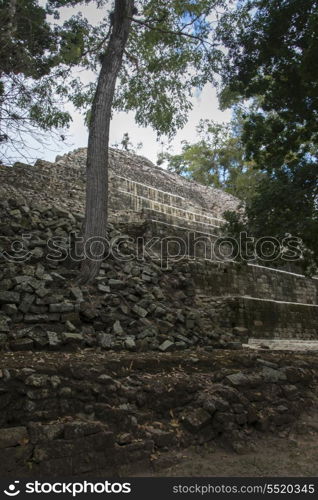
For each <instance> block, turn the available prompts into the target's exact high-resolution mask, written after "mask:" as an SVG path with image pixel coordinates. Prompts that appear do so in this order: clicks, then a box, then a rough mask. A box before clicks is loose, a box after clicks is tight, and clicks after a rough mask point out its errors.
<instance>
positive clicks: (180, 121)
mask: <svg viewBox="0 0 318 500" xmlns="http://www.w3.org/2000/svg"><path fill="white" fill-rule="evenodd" d="M76 3H79V2H76V0H75V1H70V2H68V1H67V0H65V1H63V2H61V1H58V0H51V4H53V5H55V6H60V5H62V4H63V5H65V4H76ZM100 3H101V4H103V2H100ZM224 3H225V2H224V1H223V0H191V1H181V0H170V1H168V2H167V1H164V0H156V1H155V0H139V1H135V2H134V1H132V0H115V3H114V10H113V11H112V13H111V16H110V21H111V26H110V38H108V36H107V34H108V33H109V30H108V29H105V31H104V38H103V39H102V40H101V43H100V44H98V47H99V49H100V51H101V53H100V60H101V70H100V74H99V77H98V84H97V88H96V92H95V96H94V100H93V106H92V109H91V111H90V114H89V144H88V157H87V188H86V209H85V223H84V248H85V251H86V255H87V253H88V255H87V258H86V259H85V260H84V262H83V265H82V269H81V276H80V280H81V281H82V282H84V283H85V282H90V281H91V280H93V279H94V277H96V276H97V274H98V272H99V268H100V264H101V262H102V258H103V255H102V249H103V239H104V238H105V236H106V222H107V191H108V190H107V172H108V171H107V168H108V139H109V124H110V119H111V110H112V108H113V109H115V110H116V109H121V110H125V111H129V110H135V111H136V121H137V123H138V124H140V125H152V126H153V127H154V128H155V130H157V132H158V134H173V133H174V132H176V130H177V129H178V128H180V127H182V126H183V125H184V124H185V123H186V120H187V115H188V111H189V109H191V94H192V90H193V89H194V88H202V87H203V86H204V84H205V83H206V82H207V81H212V80H213V75H214V71H215V68H216V60H217V59H219V57H220V51H219V49H217V48H216V46H215V45H214V43H213V33H214V31H213V29H212V24H211V15H212V13H214V11H215V9H216V7H217V6H222V5H224ZM137 13H138V15H137ZM104 28H106V25H104ZM106 42H107V45H106ZM105 45H106V46H105ZM95 47H96V44H95ZM117 76H118V80H119V84H118V86H117V87H116V79H117ZM88 250H90V252H88Z"/></svg>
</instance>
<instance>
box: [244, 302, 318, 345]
mask: <svg viewBox="0 0 318 500" xmlns="http://www.w3.org/2000/svg"><path fill="white" fill-rule="evenodd" d="M237 302H238V304H237V307H238V309H237V312H238V315H237V322H238V324H240V325H241V326H243V327H245V328H248V330H249V335H250V336H251V337H252V338H268V339H275V338H280V339H306V340H318V305H309V304H297V303H290V302H278V301H273V300H266V299H252V298H250V297H239V298H238V299H237Z"/></svg>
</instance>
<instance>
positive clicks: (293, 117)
mask: <svg viewBox="0 0 318 500" xmlns="http://www.w3.org/2000/svg"><path fill="white" fill-rule="evenodd" d="M219 36H220V39H221V40H222V42H223V44H224V46H225V47H226V55H225V56H224V59H223V69H222V87H223V88H222V92H221V94H220V98H221V103H222V104H223V106H224V107H226V106H231V105H233V104H235V103H237V102H238V101H239V102H242V101H244V102H245V103H246V104H247V105H248V104H250V105H251V107H250V110H249V111H248V112H246V113H245V115H244V130H243V134H242V140H243V143H244V147H245V150H246V157H247V159H248V160H249V161H252V162H253V163H254V165H255V167H256V168H258V169H259V171H260V172H262V173H264V178H263V179H262V181H261V183H260V185H259V186H258V189H257V193H256V196H255V197H253V198H252V200H251V203H250V204H249V205H248V207H247V216H248V226H249V229H250V232H251V233H253V234H254V235H256V236H261V235H271V236H274V237H282V235H284V234H285V233H288V232H290V233H291V234H293V235H295V236H297V237H300V238H301V239H302V240H303V242H304V245H305V247H306V251H305V256H304V261H303V262H302V265H303V267H304V269H305V270H309V271H310V272H313V270H314V268H315V266H316V267H317V265H318V164H317V161H318V120H317V118H318V58H317V52H318V2H317V1H313V0H297V1H295V0H284V1H281V0H266V1H265V0H251V1H250V0H240V1H239V2H238V7H237V9H235V10H234V11H233V12H232V13H229V12H227V13H226V14H225V15H224V16H223V19H222V21H221V22H220V24H219Z"/></svg>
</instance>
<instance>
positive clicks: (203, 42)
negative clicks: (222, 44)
mask: <svg viewBox="0 0 318 500" xmlns="http://www.w3.org/2000/svg"><path fill="white" fill-rule="evenodd" d="M130 19H131V20H132V21H133V22H134V23H137V24H140V25H141V26H145V27H146V28H149V29H151V30H155V31H158V32H159V33H163V34H165V35H176V36H186V37H188V38H192V39H193V40H197V41H199V42H201V43H202V44H204V45H205V44H208V45H211V46H213V47H214V44H212V43H211V42H209V41H208V40H204V39H203V38H201V37H200V36H197V35H191V33H185V32H184V31H182V30H180V31H172V30H164V29H162V28H157V27H156V26H152V25H151V24H148V23H147V22H146V21H141V20H140V19H136V18H135V17H131V18H130ZM190 24H191V23H190ZM186 26H187V25H185V26H184V27H186Z"/></svg>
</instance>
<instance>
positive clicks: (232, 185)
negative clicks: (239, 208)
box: [158, 107, 262, 202]
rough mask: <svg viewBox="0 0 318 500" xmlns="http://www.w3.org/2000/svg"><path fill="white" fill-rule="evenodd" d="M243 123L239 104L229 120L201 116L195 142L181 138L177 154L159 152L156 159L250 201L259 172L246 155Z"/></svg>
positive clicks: (197, 180)
mask: <svg viewBox="0 0 318 500" xmlns="http://www.w3.org/2000/svg"><path fill="white" fill-rule="evenodd" d="M243 126H244V122H243V118H242V110H241V109H240V108H238V107H237V108H236V109H235V110H234V116H233V119H232V121H231V122H230V123H223V124H220V123H216V122H213V121H210V120H201V121H200V123H199V126H198V127H197V134H198V139H199V140H198V141H197V142H195V143H193V144H190V143H188V142H184V143H183V147H182V152H181V153H180V154H178V155H171V154H169V153H163V154H160V155H159V158H158V162H159V164H162V163H163V162H165V161H166V162H167V165H168V170H170V171H171V172H175V173H177V174H180V175H184V176H185V177H187V178H188V179H190V180H194V181H196V182H199V183H201V184H204V185H206V186H213V187H216V188H221V189H224V190H225V191H227V192H228V193H231V194H233V195H234V196H237V197H238V198H240V199H241V200H242V201H244V202H246V201H249V200H250V199H251V198H252V197H253V196H254V194H255V190H256V187H257V184H258V182H259V181H260V179H261V177H262V174H261V173H260V172H259V171H257V170H255V168H254V163H253V162H252V161H247V160H246V158H245V147H244V144H243V142H242V130H243Z"/></svg>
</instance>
